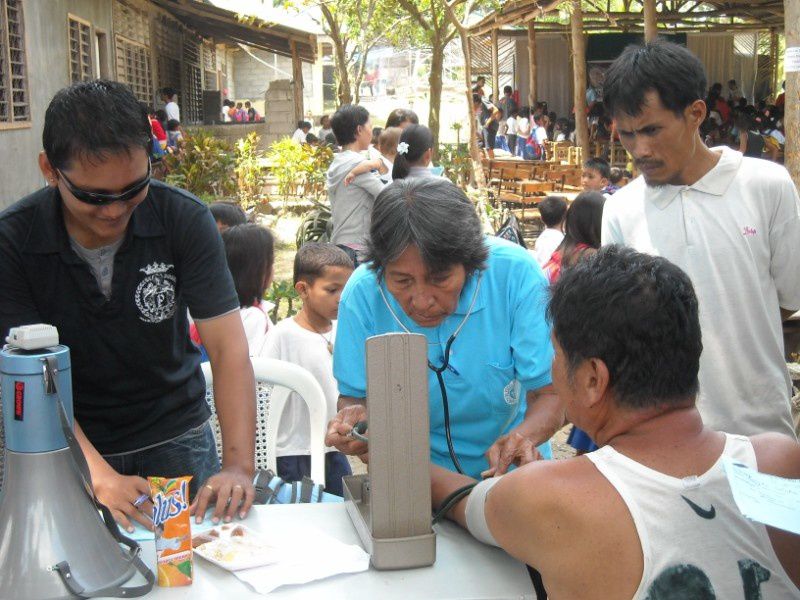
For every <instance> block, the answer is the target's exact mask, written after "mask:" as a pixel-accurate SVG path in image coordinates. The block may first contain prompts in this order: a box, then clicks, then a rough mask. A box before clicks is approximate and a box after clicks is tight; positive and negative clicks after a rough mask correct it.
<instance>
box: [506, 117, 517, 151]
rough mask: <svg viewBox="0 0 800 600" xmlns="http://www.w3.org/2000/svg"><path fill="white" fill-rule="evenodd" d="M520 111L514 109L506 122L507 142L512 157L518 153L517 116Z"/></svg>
mask: <svg viewBox="0 0 800 600" xmlns="http://www.w3.org/2000/svg"><path fill="white" fill-rule="evenodd" d="M518 115H519V111H518V110H517V109H516V108H512V109H511V112H510V113H509V117H508V119H507V120H506V141H508V151H509V152H511V155H512V156H513V155H515V154H516V153H517V116H518Z"/></svg>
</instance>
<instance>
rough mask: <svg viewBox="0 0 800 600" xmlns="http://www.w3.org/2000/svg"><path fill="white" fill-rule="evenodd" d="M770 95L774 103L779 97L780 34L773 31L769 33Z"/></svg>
mask: <svg viewBox="0 0 800 600" xmlns="http://www.w3.org/2000/svg"><path fill="white" fill-rule="evenodd" d="M769 68H770V71H769V93H770V95H771V97H772V100H773V101H774V100H775V98H776V97H777V96H778V93H779V92H778V88H779V87H780V82H779V81H778V32H777V31H775V29H774V28H773V29H771V30H770V32H769Z"/></svg>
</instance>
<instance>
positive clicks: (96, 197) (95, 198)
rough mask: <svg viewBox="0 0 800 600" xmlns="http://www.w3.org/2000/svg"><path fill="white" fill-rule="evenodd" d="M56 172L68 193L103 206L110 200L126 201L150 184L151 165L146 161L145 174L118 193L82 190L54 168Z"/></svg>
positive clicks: (87, 202) (89, 202)
mask: <svg viewBox="0 0 800 600" xmlns="http://www.w3.org/2000/svg"><path fill="white" fill-rule="evenodd" d="M56 173H58V174H59V176H60V177H61V178H62V179H63V180H64V185H66V186H67V189H68V190H69V193H70V194H72V195H73V196H75V197H76V198H77V199H78V200H80V201H81V202H85V203H86V204H91V205H93V206H105V205H107V204H111V203H112V202H117V201H119V202H127V201H128V200H131V199H133V198H135V197H136V196H138V195H139V193H140V192H141V191H142V190H143V189H144V188H146V187H147V186H148V185H150V175H151V166H150V161H147V175H145V176H144V177H143V178H142V179H140V180H139V181H137V182H136V183H134V184H133V185H132V186H130V187H129V188H128V189H127V190H125V191H123V192H120V193H119V194H102V193H100V192H87V191H86V190H82V189H80V188H78V187H75V184H73V183H72V182H71V181H70V180H69V179H68V178H67V176H66V175H64V173H62V172H61V170H60V169H56Z"/></svg>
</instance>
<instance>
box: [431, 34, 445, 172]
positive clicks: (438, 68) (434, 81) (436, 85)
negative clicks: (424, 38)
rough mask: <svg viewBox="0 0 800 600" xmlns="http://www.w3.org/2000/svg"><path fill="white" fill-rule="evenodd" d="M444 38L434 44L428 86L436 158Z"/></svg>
mask: <svg viewBox="0 0 800 600" xmlns="http://www.w3.org/2000/svg"><path fill="white" fill-rule="evenodd" d="M443 42H444V40H442V39H437V40H436V41H435V42H434V44H433V53H432V54H431V73H430V75H429V76H428V87H429V88H430V98H431V102H430V107H429V109H428V128H429V129H430V130H431V134H432V135H433V158H434V160H436V158H438V155H439V133H440V131H439V130H440V128H441V121H440V120H439V112H440V111H441V109H442V70H443V69H444V48H443V47H442V45H443Z"/></svg>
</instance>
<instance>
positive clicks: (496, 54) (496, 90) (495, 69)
mask: <svg viewBox="0 0 800 600" xmlns="http://www.w3.org/2000/svg"><path fill="white" fill-rule="evenodd" d="M492 93H493V94H494V103H495V104H497V103H498V102H500V97H501V96H500V49H499V48H498V41H497V29H492Z"/></svg>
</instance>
